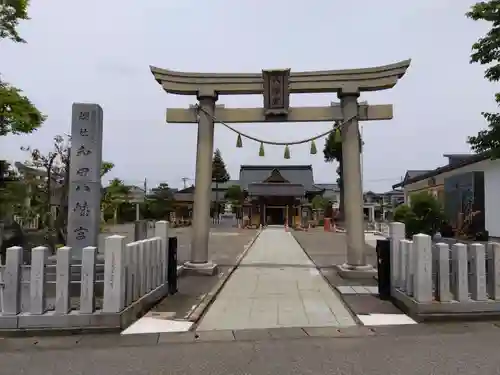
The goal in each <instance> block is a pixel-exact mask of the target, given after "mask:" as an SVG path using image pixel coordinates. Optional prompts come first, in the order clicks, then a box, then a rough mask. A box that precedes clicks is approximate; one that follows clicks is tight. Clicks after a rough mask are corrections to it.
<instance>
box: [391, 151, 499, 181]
mask: <svg viewBox="0 0 500 375" xmlns="http://www.w3.org/2000/svg"><path fill="white" fill-rule="evenodd" d="M445 156H446V157H448V158H449V159H450V156H452V155H445ZM463 156H464V155H463V154H462V155H461V157H459V158H456V159H455V161H454V162H452V163H448V164H446V165H444V166H442V167H439V168H436V169H433V170H430V171H408V172H406V176H405V178H404V180H403V181H402V182H400V183H398V184H396V185H392V188H393V189H396V188H399V187H403V186H406V185H408V184H413V183H414V182H418V181H422V180H425V179H428V178H432V177H436V176H438V175H440V174H441V173H445V172H451V171H453V170H455V169H459V168H463V167H465V166H467V165H471V164H474V163H479V162H480V161H483V160H486V159H488V158H489V157H490V154H489V153H481V154H473V155H468V157H463ZM458 159H460V160H458ZM409 172H421V173H420V174H416V175H413V177H409Z"/></svg>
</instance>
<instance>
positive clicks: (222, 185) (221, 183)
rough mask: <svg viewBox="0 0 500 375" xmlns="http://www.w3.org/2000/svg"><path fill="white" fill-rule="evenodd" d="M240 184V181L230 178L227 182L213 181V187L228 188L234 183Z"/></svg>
mask: <svg viewBox="0 0 500 375" xmlns="http://www.w3.org/2000/svg"><path fill="white" fill-rule="evenodd" d="M239 184H240V182H239V181H238V180H229V181H226V182H219V183H217V184H216V183H215V182H212V189H219V190H226V189H229V188H230V187H231V186H233V185H239ZM216 186H217V187H216Z"/></svg>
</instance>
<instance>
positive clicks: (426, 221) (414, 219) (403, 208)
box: [394, 192, 444, 238]
mask: <svg viewBox="0 0 500 375" xmlns="http://www.w3.org/2000/svg"><path fill="white" fill-rule="evenodd" d="M394 221H399V222H402V223H404V224H405V229H406V237H407V238H410V237H411V236H413V235H414V234H418V233H424V234H428V235H430V236H432V235H434V234H435V233H436V232H438V231H439V230H440V228H441V227H442V225H443V221H444V214H443V208H442V206H441V204H440V202H439V201H438V200H437V199H436V198H435V197H434V196H433V195H432V194H429V193H428V192H421V193H415V194H412V195H411V197H410V205H409V206H408V205H406V204H403V205H400V206H398V208H396V211H395V212H394Z"/></svg>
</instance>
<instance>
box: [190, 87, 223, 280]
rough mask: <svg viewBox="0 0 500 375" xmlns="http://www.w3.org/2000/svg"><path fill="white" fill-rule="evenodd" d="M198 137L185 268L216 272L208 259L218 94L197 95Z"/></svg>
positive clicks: (201, 271)
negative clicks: (191, 228) (189, 244)
mask: <svg viewBox="0 0 500 375" xmlns="http://www.w3.org/2000/svg"><path fill="white" fill-rule="evenodd" d="M198 101H199V106H200V110H199V111H198V139H197V142H196V175H195V182H194V186H195V189H194V205H193V230H192V238H191V260H190V261H188V262H186V263H185V264H184V267H185V269H186V270H192V271H196V272H198V273H201V274H207V275H213V274H215V273H216V272H217V266H216V265H215V264H214V263H212V262H211V261H209V259H208V240H209V235H210V203H211V201H212V158H213V149H214V119H213V116H214V111H215V102H216V101H217V94H216V93H214V92H212V93H211V94H210V95H206V94H205V95H203V96H200V95H198Z"/></svg>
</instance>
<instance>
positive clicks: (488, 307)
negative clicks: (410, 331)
mask: <svg viewBox="0 0 500 375" xmlns="http://www.w3.org/2000/svg"><path fill="white" fill-rule="evenodd" d="M391 293H392V297H393V300H394V303H395V304H396V305H397V306H398V307H399V308H401V309H402V310H403V311H405V312H406V313H407V314H408V315H409V316H411V317H412V318H414V319H416V320H419V321H430V320H443V319H444V320H450V319H474V320H476V319H492V318H497V317H500V301H495V300H487V301H473V300H470V301H468V302H458V301H450V302H438V301H433V302H426V303H421V302H417V301H415V299H413V297H410V296H407V295H406V294H404V293H403V292H401V291H400V290H398V289H393V290H392V292H391Z"/></svg>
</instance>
